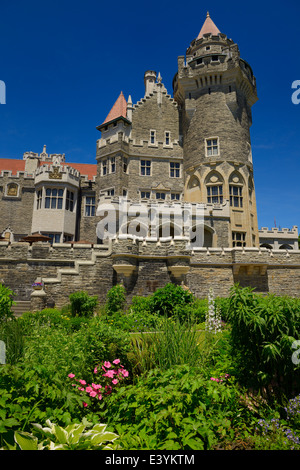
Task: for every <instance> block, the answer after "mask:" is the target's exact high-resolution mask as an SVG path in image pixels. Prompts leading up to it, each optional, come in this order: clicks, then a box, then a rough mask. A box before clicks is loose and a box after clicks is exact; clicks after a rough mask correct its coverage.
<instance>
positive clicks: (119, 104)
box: [101, 91, 127, 126]
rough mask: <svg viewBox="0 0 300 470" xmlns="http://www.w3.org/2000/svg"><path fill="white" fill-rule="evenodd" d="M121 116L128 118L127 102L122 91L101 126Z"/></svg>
mask: <svg viewBox="0 0 300 470" xmlns="http://www.w3.org/2000/svg"><path fill="white" fill-rule="evenodd" d="M120 117H123V118H125V119H127V103H126V100H125V97H124V95H123V92H122V91H121V93H120V95H119V98H118V99H117V101H116V102H115V104H114V105H113V107H112V108H111V110H110V112H109V113H108V115H107V118H106V119H105V121H104V122H103V123H102V124H101V126H103V125H104V124H107V123H108V122H111V121H114V120H115V119H118V118H120Z"/></svg>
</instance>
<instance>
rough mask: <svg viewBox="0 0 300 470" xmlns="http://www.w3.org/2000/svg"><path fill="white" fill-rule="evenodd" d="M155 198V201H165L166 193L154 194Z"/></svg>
mask: <svg viewBox="0 0 300 470" xmlns="http://www.w3.org/2000/svg"><path fill="white" fill-rule="evenodd" d="M155 197H156V199H161V200H165V199H166V193H156V195H155Z"/></svg>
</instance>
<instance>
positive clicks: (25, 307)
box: [12, 300, 31, 317]
mask: <svg viewBox="0 0 300 470" xmlns="http://www.w3.org/2000/svg"><path fill="white" fill-rule="evenodd" d="M30 310H31V302H30V300H18V301H16V305H13V306H12V311H13V312H14V314H15V316H16V317H20V316H21V315H22V313H24V312H30Z"/></svg>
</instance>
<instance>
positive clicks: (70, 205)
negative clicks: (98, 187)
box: [66, 189, 74, 212]
mask: <svg viewBox="0 0 300 470" xmlns="http://www.w3.org/2000/svg"><path fill="white" fill-rule="evenodd" d="M73 209H74V193H73V192H72V191H69V190H68V189H67V198H66V210H67V211H70V212H73Z"/></svg>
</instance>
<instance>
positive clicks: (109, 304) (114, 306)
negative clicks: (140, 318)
mask: <svg viewBox="0 0 300 470" xmlns="http://www.w3.org/2000/svg"><path fill="white" fill-rule="evenodd" d="M125 304H126V290H125V287H124V286H123V285H122V284H117V285H116V286H113V287H112V288H111V289H110V290H109V291H108V292H107V295H106V304H105V311H106V313H107V314H108V315H113V314H114V313H117V312H122V311H123V310H124V308H125Z"/></svg>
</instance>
